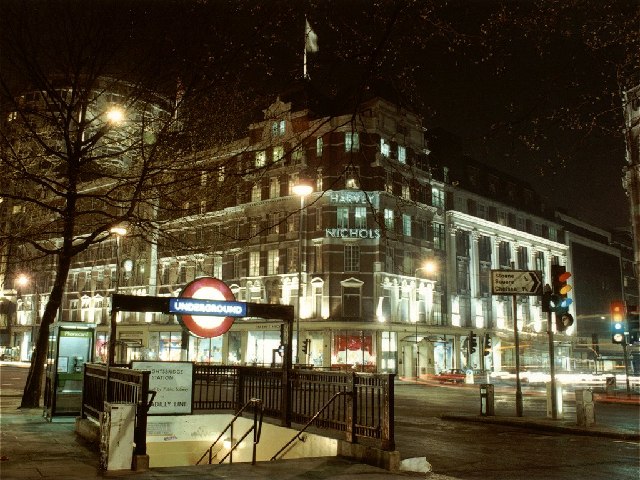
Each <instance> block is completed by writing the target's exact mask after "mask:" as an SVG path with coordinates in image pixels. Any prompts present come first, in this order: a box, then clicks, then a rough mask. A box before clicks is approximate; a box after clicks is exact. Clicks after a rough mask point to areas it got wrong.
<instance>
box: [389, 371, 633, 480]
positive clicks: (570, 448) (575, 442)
mask: <svg viewBox="0 0 640 480" xmlns="http://www.w3.org/2000/svg"><path fill="white" fill-rule="evenodd" d="M478 390H479V389H478V387H477V386H476V387H467V386H449V385H439V384H430V385H429V384H427V385H425V384H411V383H399V384H396V395H395V412H396V414H395V434H396V446H397V448H398V450H399V451H400V454H401V457H402V458H403V459H404V458H411V457H426V459H427V461H428V462H429V463H431V465H432V467H433V471H434V472H435V473H440V474H445V475H450V476H452V477H456V478H460V479H472V478H484V479H486V478H491V479H492V480H502V479H504V480H507V479H510V480H513V479H527V480H535V479H545V480H548V479H560V480H569V479H576V480H578V479H579V480H584V479H585V478H588V479H590V480H593V479H603V480H604V479H606V480H610V479H616V480H626V479H628V480H638V478H639V471H640V469H639V467H640V464H639V460H638V459H639V458H640V456H639V455H640V444H639V443H638V442H628V441H620V440H614V439H609V438H602V437H591V436H580V435H570V434H566V433H555V432H543V431H532V430H526V429H520V428H515V427H509V426H503V425H493V424H492V425H489V424H477V423H469V422H452V421H446V420H441V419H440V418H439V416H440V415H442V414H444V413H451V412H453V413H469V414H477V413H479V408H480V400H479V392H478ZM527 393H530V394H527ZM536 393H537V394H536ZM564 404H565V415H566V417H567V418H570V416H571V415H573V418H575V405H574V404H572V403H571V402H570V401H565V402H564ZM496 414H497V415H498V416H500V415H505V416H515V394H514V393H512V392H505V393H496ZM544 415H546V398H545V397H544V396H543V395H541V394H540V393H539V392H535V391H533V392H525V395H524V416H525V417H526V416H531V417H542V416H544ZM598 419H601V420H600V421H602V422H607V424H608V425H614V424H617V425H627V426H628V425H635V426H636V427H637V426H638V425H639V408H638V406H637V405H620V404H600V403H599V404H597V405H596V420H597V421H598Z"/></svg>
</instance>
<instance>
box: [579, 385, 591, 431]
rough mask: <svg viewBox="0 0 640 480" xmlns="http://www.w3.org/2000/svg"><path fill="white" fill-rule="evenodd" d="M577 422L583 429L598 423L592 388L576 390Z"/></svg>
mask: <svg viewBox="0 0 640 480" xmlns="http://www.w3.org/2000/svg"><path fill="white" fill-rule="evenodd" d="M576 420H577V422H576V423H577V424H578V425H579V426H581V427H589V426H591V425H594V424H595V423H596V413H595V407H594V404H593V391H592V390H591V389H590V388H587V389H576Z"/></svg>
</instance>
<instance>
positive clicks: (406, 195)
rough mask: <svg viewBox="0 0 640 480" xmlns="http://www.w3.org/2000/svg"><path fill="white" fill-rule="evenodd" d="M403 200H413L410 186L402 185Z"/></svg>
mask: <svg viewBox="0 0 640 480" xmlns="http://www.w3.org/2000/svg"><path fill="white" fill-rule="evenodd" d="M402 198H404V199H405V200H411V187H409V185H402Z"/></svg>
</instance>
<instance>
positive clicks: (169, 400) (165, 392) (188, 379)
mask: <svg viewBox="0 0 640 480" xmlns="http://www.w3.org/2000/svg"><path fill="white" fill-rule="evenodd" d="M132 368H134V369H135V370H149V371H150V372H151V374H150V375H149V390H155V391H156V392H157V393H156V396H155V398H154V399H153V403H152V404H151V408H150V409H149V415H175V414H191V413H192V412H193V401H192V400H193V363H191V362H132Z"/></svg>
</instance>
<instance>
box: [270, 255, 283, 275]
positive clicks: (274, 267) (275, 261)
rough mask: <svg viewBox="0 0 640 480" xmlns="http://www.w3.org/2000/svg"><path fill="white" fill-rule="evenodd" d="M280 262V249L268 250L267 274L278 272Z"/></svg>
mask: <svg viewBox="0 0 640 480" xmlns="http://www.w3.org/2000/svg"><path fill="white" fill-rule="evenodd" d="M279 264H280V255H279V252H278V250H269V251H268V252H267V275H275V274H277V273H278V265H279Z"/></svg>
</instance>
